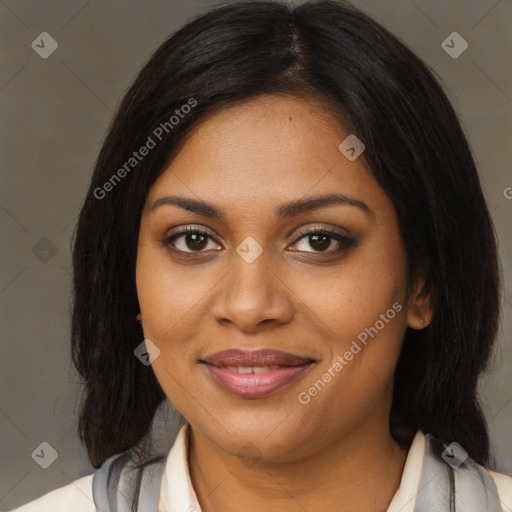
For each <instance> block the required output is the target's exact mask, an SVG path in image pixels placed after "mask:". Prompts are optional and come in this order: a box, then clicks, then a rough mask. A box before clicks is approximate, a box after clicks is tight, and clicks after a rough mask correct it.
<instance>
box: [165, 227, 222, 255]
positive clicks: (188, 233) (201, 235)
mask: <svg viewBox="0 0 512 512" xmlns="http://www.w3.org/2000/svg"><path fill="white" fill-rule="evenodd" d="M210 240H213V238H212V236H211V235H210V234H209V233H207V232H206V231H203V230H201V229H198V228H194V227H190V226H187V227H186V228H184V229H181V230H180V231H178V232H177V233H174V234H172V235H170V236H168V237H167V238H165V239H164V240H162V244H163V245H164V246H166V247H169V246H171V245H172V246H173V248H175V249H176V250H177V251H179V252H189V253H190V252H203V251H204V249H206V248H207V247H208V242H209V241H210Z"/></svg>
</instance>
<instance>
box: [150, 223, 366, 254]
mask: <svg viewBox="0 0 512 512" xmlns="http://www.w3.org/2000/svg"><path fill="white" fill-rule="evenodd" d="M186 234H195V235H201V236H205V237H208V238H210V239H212V240H214V241H215V238H214V237H213V236H212V234H211V233H209V232H208V231H205V230H204V229H201V228H199V227H194V226H185V227H183V228H180V229H179V230H178V231H176V232H175V233H173V234H172V235H170V236H168V237H166V238H164V239H163V240H160V243H161V244H162V245H164V246H165V247H167V248H168V249H171V247H169V246H172V245H173V244H172V242H174V241H175V240H176V239H177V238H179V237H180V236H183V235H186ZM312 235H325V236H328V237H329V238H331V239H334V240H336V241H337V242H338V243H339V244H340V245H341V247H339V248H338V249H335V250H326V251H304V252H306V253H313V254H333V253H334V254H336V253H339V252H341V251H343V250H345V249H349V248H351V247H354V246H355V245H356V240H354V239H353V238H349V237H347V236H344V235H341V234H339V233H336V232H334V231H329V230H328V229H326V228H324V227H321V226H320V227H319V226H312V227H309V228H306V229H304V230H302V231H301V232H300V233H299V235H298V238H297V239H296V240H295V241H294V242H293V243H294V244H295V243H297V242H299V241H300V240H302V239H303V238H306V237H308V236H312ZM219 245H220V244H219ZM171 250H173V251H175V252H177V253H179V254H182V255H183V254H184V255H186V256H185V257H191V256H188V255H192V254H202V253H204V252H206V251H182V250H180V249H176V248H175V247H173V248H172V249H171ZM295 252H302V251H295Z"/></svg>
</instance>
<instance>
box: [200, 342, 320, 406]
mask: <svg viewBox="0 0 512 512" xmlns="http://www.w3.org/2000/svg"><path fill="white" fill-rule="evenodd" d="M200 362H201V363H203V365H204V366H205V368H206V369H207V371H208V374H209V376H210V377H211V378H212V380H213V381H214V382H215V383H216V384H218V385H219V386H220V387H221V388H223V389H224V390H226V391H228V392H230V393H232V394H234V395H236V396H240V397H243V398H262V397H264V396H268V395H270V394H272V393H275V392H276V391H278V390H280V389H282V388H283V387H285V386H287V385H288V384H290V383H292V382H294V381H296V380H298V379H299V378H300V377H301V376H302V375H303V374H304V373H305V372H306V371H308V370H309V369H310V368H311V367H312V366H313V364H314V363H315V361H314V360H313V359H311V358H308V357H303V356H299V355H296V354H291V353H289V352H282V351H280V350H270V349H263V350H252V351H248V350H240V349H231V350H223V351H221V352H217V353H215V354H213V355H211V356H208V357H207V358H205V359H204V360H201V361H200ZM228 366H244V367H254V366H270V367H277V368H273V369H270V370H268V371H266V372H264V373H238V372H236V371H233V370H231V369H228V368H227V367H228Z"/></svg>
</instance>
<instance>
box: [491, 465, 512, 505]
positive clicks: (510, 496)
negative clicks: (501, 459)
mask: <svg viewBox="0 0 512 512" xmlns="http://www.w3.org/2000/svg"><path fill="white" fill-rule="evenodd" d="M488 471H489V474H490V475H491V476H492V479H493V480H494V483H495V484H496V489H497V490H498V495H499V498H500V502H501V508H502V509H503V512H512V476H509V475H504V474H503V473H497V472H496V471H491V470H488Z"/></svg>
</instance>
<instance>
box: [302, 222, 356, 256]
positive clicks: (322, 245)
mask: <svg viewBox="0 0 512 512" xmlns="http://www.w3.org/2000/svg"><path fill="white" fill-rule="evenodd" d="M333 241H335V242H336V244H337V245H338V248H337V249H333V250H329V248H330V247H331V244H332V242H333ZM299 243H301V244H302V248H299V249H298V250H299V251H304V252H312V253H315V252H329V253H335V252H338V251H342V250H344V249H348V248H349V247H353V246H355V245H356V241H355V240H354V239H353V238H349V237H347V236H344V235H341V234H340V233H335V232H334V231H328V230H326V229H323V228H322V229H318V228H316V229H315V228H314V229H310V230H308V231H305V232H303V233H302V234H301V236H300V237H299V238H298V239H297V240H296V241H295V242H294V244H299ZM308 247H309V248H311V249H313V250H312V251H311V250H308Z"/></svg>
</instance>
